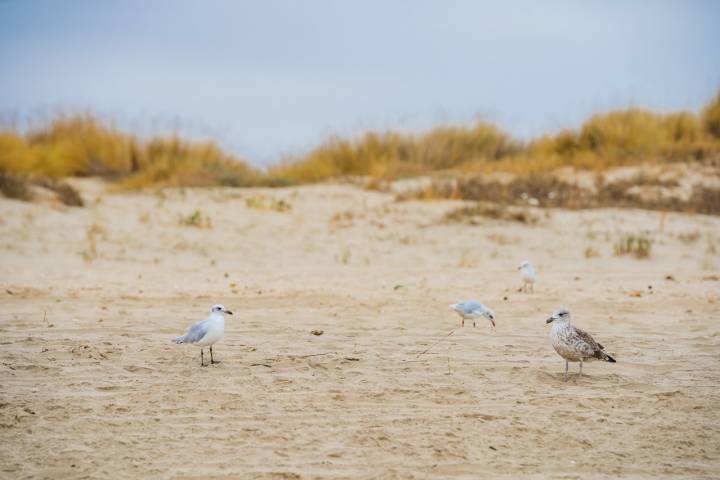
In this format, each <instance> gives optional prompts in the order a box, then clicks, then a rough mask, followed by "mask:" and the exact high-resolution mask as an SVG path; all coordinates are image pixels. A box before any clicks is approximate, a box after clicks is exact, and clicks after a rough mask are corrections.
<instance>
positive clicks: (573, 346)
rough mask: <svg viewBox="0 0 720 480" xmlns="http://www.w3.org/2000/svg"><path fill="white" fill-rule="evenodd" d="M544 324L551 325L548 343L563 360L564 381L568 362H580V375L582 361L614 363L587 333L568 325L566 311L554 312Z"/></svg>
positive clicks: (568, 315) (568, 318) (568, 320)
mask: <svg viewBox="0 0 720 480" xmlns="http://www.w3.org/2000/svg"><path fill="white" fill-rule="evenodd" d="M546 323H552V324H553V326H552V328H551V329H550V343H551V344H552V346H553V348H554V349H555V351H556V352H557V353H558V355H560V356H561V357H562V358H564V359H565V376H564V379H565V381H567V378H568V362H580V375H582V367H583V360H594V359H598V360H604V361H606V362H611V363H615V359H614V358H613V357H611V356H610V355H608V354H607V353H605V352H604V351H603V350H604V349H605V347H603V346H602V345H600V344H599V343H598V342H596V341H595V339H594V338H593V337H592V336H591V335H590V334H589V333H587V332H586V331H584V330H581V329H579V328H577V327H575V326H573V325H571V324H570V312H569V311H568V310H567V309H565V308H561V309H559V310H555V311H554V312H553V313H552V315H551V316H550V318H548V319H547V320H546Z"/></svg>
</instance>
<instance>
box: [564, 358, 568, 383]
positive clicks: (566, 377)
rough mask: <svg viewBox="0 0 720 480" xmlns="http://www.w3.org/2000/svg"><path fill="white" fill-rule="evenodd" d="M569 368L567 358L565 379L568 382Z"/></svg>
mask: <svg viewBox="0 0 720 480" xmlns="http://www.w3.org/2000/svg"><path fill="white" fill-rule="evenodd" d="M568 368H569V364H568V361H567V360H565V375H564V376H563V381H565V382H567V379H568Z"/></svg>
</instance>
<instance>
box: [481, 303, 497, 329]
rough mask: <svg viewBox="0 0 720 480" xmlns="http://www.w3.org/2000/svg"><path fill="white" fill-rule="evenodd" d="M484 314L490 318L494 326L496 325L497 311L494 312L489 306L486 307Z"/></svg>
mask: <svg viewBox="0 0 720 480" xmlns="http://www.w3.org/2000/svg"><path fill="white" fill-rule="evenodd" d="M483 315H484V316H485V318H487V319H488V320H490V323H492V326H493V327H494V326H495V312H493V311H492V310H490V309H489V308H487V307H485V311H484V312H483Z"/></svg>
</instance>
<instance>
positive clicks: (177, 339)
mask: <svg viewBox="0 0 720 480" xmlns="http://www.w3.org/2000/svg"><path fill="white" fill-rule="evenodd" d="M173 343H185V335H183V336H181V337H175V338H173Z"/></svg>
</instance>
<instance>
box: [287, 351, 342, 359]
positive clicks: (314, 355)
mask: <svg viewBox="0 0 720 480" xmlns="http://www.w3.org/2000/svg"><path fill="white" fill-rule="evenodd" d="M333 353H335V352H327V353H313V354H312V355H300V356H299V357H296V358H309V357H319V356H321V355H332V354H333Z"/></svg>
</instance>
